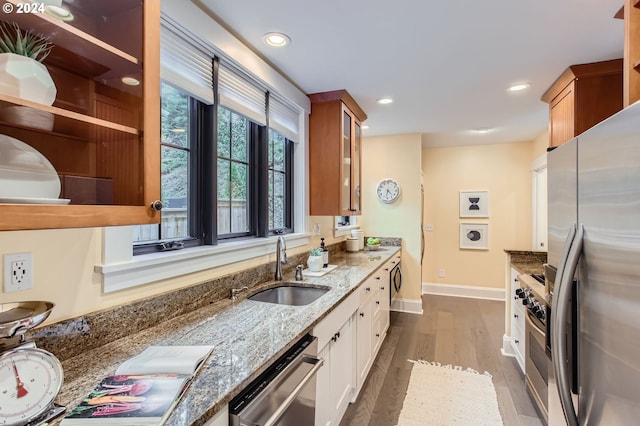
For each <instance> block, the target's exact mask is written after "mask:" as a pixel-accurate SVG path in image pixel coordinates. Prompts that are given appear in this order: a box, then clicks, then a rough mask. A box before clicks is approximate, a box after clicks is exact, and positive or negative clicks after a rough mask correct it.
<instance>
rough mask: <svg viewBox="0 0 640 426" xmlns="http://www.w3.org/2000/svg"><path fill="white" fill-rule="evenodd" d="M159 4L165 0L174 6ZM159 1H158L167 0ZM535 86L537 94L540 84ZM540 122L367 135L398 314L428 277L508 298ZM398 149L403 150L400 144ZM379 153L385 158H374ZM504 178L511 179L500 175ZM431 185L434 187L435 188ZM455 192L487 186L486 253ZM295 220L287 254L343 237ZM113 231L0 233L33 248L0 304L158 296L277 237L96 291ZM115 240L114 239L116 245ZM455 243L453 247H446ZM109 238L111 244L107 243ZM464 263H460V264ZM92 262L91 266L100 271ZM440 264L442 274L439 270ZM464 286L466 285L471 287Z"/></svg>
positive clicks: (65, 307)
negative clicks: (512, 132)
mask: <svg viewBox="0 0 640 426" xmlns="http://www.w3.org/2000/svg"><path fill="white" fill-rule="evenodd" d="M166 3H167V4H168V5H169V6H170V4H171V3H170V2H166ZM163 7H165V4H164V3H163ZM189 7H191V5H189ZM188 12H190V10H186V11H176V16H180V14H183V15H185V14H188ZM194 16H196V15H195V14H194ZM202 19H205V18H202ZM226 37H227V38H226V40H227V42H228V43H229V44H230V48H234V49H235V48H239V46H238V44H239V43H238V42H236V44H234V42H233V40H231V39H230V38H231V36H230V35H229V34H227V35H226ZM244 52H245V53H244V54H245V55H247V57H250V58H253V59H255V58H254V57H253V56H251V55H252V52H251V51H246V49H245V51H244ZM258 59H259V58H258ZM566 65H568V64H566ZM562 69H563V67H560V68H559V69H553V70H548V71H547V72H548V76H549V78H548V80H547V81H546V83H545V84H546V85H547V86H548V85H549V84H550V83H551V82H552V81H553V79H554V78H555V77H556V76H557V74H559V73H560V72H561V71H562ZM263 73H264V75H266V78H270V79H272V80H273V81H275V80H277V78H276V77H274V76H273V72H270V73H269V72H267V71H263ZM291 78H294V80H295V77H293V76H291ZM545 88H546V87H545ZM330 89H338V88H337V87H332V86H331V87H327V90H330ZM348 89H350V87H348ZM539 90H540V91H542V90H544V88H540V89H539ZM370 96H371V95H370ZM542 106H543V108H542V110H541V111H542V112H543V114H542V115H544V116H545V117H542V118H543V119H544V120H546V109H545V108H546V106H545V105H544V104H543V105H542ZM367 112H369V111H367ZM370 114H371V113H370ZM370 121H371V118H370ZM540 123H541V124H540V125H539V126H538V127H537V131H536V133H535V134H534V135H535V137H531V138H528V140H529V141H528V142H522V143H505V144H490V145H476V146H457V147H438V146H435V147H429V145H428V144H429V142H430V141H429V136H428V135H424V134H421V133H406V132H395V133H402V134H398V135H393V136H367V134H366V133H365V139H364V141H363V146H362V155H363V161H362V192H363V194H369V195H368V196H365V195H363V197H362V203H363V205H362V211H363V214H362V216H359V217H358V220H359V223H358V224H359V225H360V226H361V227H362V229H364V230H365V231H367V232H372V233H374V232H375V233H376V234H379V235H381V236H389V237H399V238H402V239H403V246H402V250H403V258H402V264H403V281H404V284H403V288H402V290H401V298H400V301H399V302H401V306H398V307H396V308H397V309H398V310H402V311H406V312H414V313H420V312H421V311H422V309H423V307H422V302H421V301H420V297H421V294H422V284H423V283H427V284H428V285H429V286H430V290H431V291H438V289H441V287H439V286H437V284H440V285H442V284H450V283H457V284H458V285H459V286H462V287H469V288H463V290H466V291H469V292H471V293H472V295H473V294H476V293H480V294H482V295H485V294H486V293H489V294H490V295H491V296H490V297H495V298H500V297H502V299H504V298H505V297H506V294H505V292H506V290H505V288H504V284H503V283H504V276H503V275H504V252H503V249H505V248H529V246H530V240H531V235H530V234H531V222H532V219H531V213H530V212H531V210H532V206H531V205H532V201H531V176H530V167H531V163H532V161H534V160H535V159H537V158H538V157H539V156H541V155H543V154H544V152H545V148H546V145H547V144H548V135H547V134H546V132H545V131H544V128H545V127H546V125H545V124H544V123H543V122H542V121H541V122H540ZM425 144H426V145H427V147H426V148H425ZM398 146H401V147H402V149H397V147H398ZM380 158H384V159H385V160H384V161H380ZM309 161H312V159H310V160H309ZM372 164H375V167H371V165H372ZM483 165H490V167H484V168H483V170H482V171H483V173H482V174H481V175H476V174H473V175H470V174H469V173H468V171H469V170H475V169H476V168H478V167H482V166H483ZM422 174H423V175H422ZM504 176H509V177H510V178H509V179H504ZM387 177H393V178H394V179H396V180H397V181H398V182H399V184H400V186H401V188H402V198H401V200H400V202H397V203H394V204H388V205H385V204H381V203H380V202H379V201H378V200H377V199H376V198H375V196H374V195H373V194H375V187H376V185H377V184H378V182H380V180H382V179H384V178H387ZM421 181H423V182H424V184H425V206H424V207H425V217H424V224H425V225H426V226H428V225H429V224H432V225H433V227H432V231H431V232H432V233H431V234H429V231H427V232H426V234H425V235H426V241H425V243H426V244H425V259H424V263H423V267H422V271H421V268H420V258H421V238H420V229H419V223H420V219H421V218H420V211H421V209H420V207H421V206H420V199H421V198H420V188H419V185H418V182H421ZM300 182H302V184H301V183H300ZM304 182H307V179H306V177H305V176H304V173H302V175H301V179H300V180H299V182H298V185H301V186H302V187H304ZM436 182H437V184H434V183H436ZM460 190H487V191H489V192H490V196H491V212H490V221H489V225H490V226H491V240H490V244H491V248H492V249H491V250H489V251H483V252H479V251H460V250H459V249H458V246H457V236H458V232H459V231H458V222H459V220H458V212H457V209H458V192H459V191H460ZM302 193H304V188H303V189H302V192H301V194H302ZM301 198H304V197H301ZM299 220H301V221H302V223H303V225H304V228H303V229H304V231H305V232H308V233H309V234H310V235H307V236H306V237H302V239H301V242H300V243H298V244H300V245H299V246H298V247H296V244H295V243H293V242H289V241H288V245H289V254H290V255H295V254H301V253H303V252H306V251H307V250H308V248H309V247H310V246H314V245H318V244H319V241H318V240H319V237H320V236H324V237H325V239H326V240H327V242H328V243H329V244H330V245H333V244H336V243H338V242H341V241H342V240H343V239H344V237H335V236H334V235H333V232H332V230H333V229H334V219H333V217H328V216H308V217H304V216H303V217H302V218H299ZM315 224H318V225H319V235H312V234H313V230H314V227H315ZM117 232H118V230H117V229H111V228H105V229H104V230H103V229H102V228H84V229H82V228H81V229H68V230H41V231H10V232H6V233H4V235H3V236H2V238H0V252H2V253H3V254H11V253H22V252H29V253H32V254H33V259H34V289H33V290H26V291H23V292H20V293H3V302H4V301H5V300H6V301H14V300H51V301H54V302H55V304H56V308H55V309H54V311H53V313H52V314H51V317H50V319H49V321H50V322H55V321H62V320H66V319H68V318H72V317H75V316H78V315H84V314H87V313H91V312H96V311H100V310H103V309H107V308H109V307H113V306H117V305H120V304H126V303H129V302H131V301H134V300H138V299H142V298H145V297H150V296H156V295H160V294H163V293H165V292H168V291H171V290H175V289H176V288H185V289H186V288H188V287H191V286H193V285H195V284H198V283H201V282H203V281H207V280H211V279H213V278H216V277H221V276H224V275H227V274H231V273H236V272H239V271H242V270H245V269H246V268H250V267H254V266H259V265H263V264H266V263H271V262H273V261H274V254H273V251H271V250H273V249H274V248H275V243H269V245H268V248H267V249H264V250H263V251H262V252H261V253H260V254H259V255H257V256H254V257H252V258H251V259H250V260H247V261H244V262H242V263H226V264H225V263H223V262H220V263H218V261H216V260H213V262H214V263H211V264H213V265H219V266H217V267H215V268H213V269H210V266H209V267H204V268H203V267H202V266H199V268H201V269H199V270H198V272H192V273H189V271H187V272H182V271H181V273H180V276H179V277H175V278H170V277H167V276H162V275H155V272H154V271H153V270H145V269H141V270H140V271H138V273H139V274H140V275H150V276H152V278H153V280H152V281H155V282H154V283H153V284H148V285H139V286H135V287H131V288H128V289H123V290H120V291H114V292H105V291H103V287H102V286H103V279H105V278H104V277H103V275H105V276H106V275H108V272H109V268H108V267H107V266H108V264H109V261H111V262H112V263H118V262H123V261H126V259H123V258H122V256H123V255H124V254H126V253H127V252H130V247H131V244H130V243H129V244H128V245H127V239H126V237H124V238H123V237H122V236H121V235H113V234H117ZM451 235H453V236H455V238H454V239H453V240H452V239H451V238H447V236H451ZM305 238H306V240H305ZM114 240H115V243H113V241H114ZM122 241H124V243H123V242H122ZM452 241H454V243H455V245H452V244H451V242H452ZM112 243H113V244H115V245H116V248H113V247H108V248H104V246H109V245H110V244H112ZM118 244H124V250H118V248H117V247H118V246H117V245H118ZM494 247H496V249H494ZM60 248H63V250H60ZM211 264H209V265H211ZM461 264H462V265H465V267H464V268H460V267H459V265H461ZM489 265H490V266H489ZM96 266H98V270H97V271H96ZM112 270H113V269H112ZM441 270H443V271H444V272H442V273H441ZM478 271H480V273H479V272H478ZM440 275H443V276H440ZM43 277H47V278H46V281H43V280H44V278H43ZM133 280H135V278H134V279H133ZM470 283H471V284H472V285H469V284H470ZM487 289H488V290H487ZM474 292H476V293H474ZM62 295H64V296H62ZM5 298H6V299H5Z"/></svg>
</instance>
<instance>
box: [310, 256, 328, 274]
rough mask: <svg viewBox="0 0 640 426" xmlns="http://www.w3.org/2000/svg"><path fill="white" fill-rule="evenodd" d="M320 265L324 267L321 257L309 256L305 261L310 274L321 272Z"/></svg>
mask: <svg viewBox="0 0 640 426" xmlns="http://www.w3.org/2000/svg"><path fill="white" fill-rule="evenodd" d="M322 265H324V260H323V257H322V256H309V258H308V259H307V267H309V270H310V271H311V272H320V271H321V270H322Z"/></svg>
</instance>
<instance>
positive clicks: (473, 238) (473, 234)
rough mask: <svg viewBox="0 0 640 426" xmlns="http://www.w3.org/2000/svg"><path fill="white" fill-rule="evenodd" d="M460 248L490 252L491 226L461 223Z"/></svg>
mask: <svg viewBox="0 0 640 426" xmlns="http://www.w3.org/2000/svg"><path fill="white" fill-rule="evenodd" d="M460 248H461V249H470V250H489V224H488V223H461V224H460Z"/></svg>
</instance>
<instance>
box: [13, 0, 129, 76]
mask: <svg viewBox="0 0 640 426" xmlns="http://www.w3.org/2000/svg"><path fill="white" fill-rule="evenodd" d="M7 1H8V2H9V3H12V4H13V5H14V6H16V7H17V4H19V3H21V1H19V0H7ZM5 16H7V15H5ZM10 16H11V20H12V21H14V22H16V23H17V24H18V25H19V26H20V28H22V29H23V30H28V31H32V32H34V33H35V34H47V36H48V38H49V41H50V42H51V43H53V44H54V46H55V47H60V48H62V49H64V50H65V51H68V52H71V53H73V54H75V55H77V56H78V57H80V58H91V61H92V63H97V64H99V65H101V66H102V67H104V68H100V67H95V65H94V66H93V68H94V69H93V70H92V71H93V72H94V73H95V72H96V71H95V68H99V69H103V70H112V69H116V70H122V73H123V74H125V73H132V72H134V71H135V70H139V69H140V67H141V61H139V60H138V58H136V57H134V56H132V55H130V54H128V53H126V52H123V51H122V50H120V49H118V48H116V47H114V46H111V45H110V44H108V43H105V42H104V41H102V40H100V39H98V38H96V37H94V36H92V35H90V34H87V33H86V32H84V31H82V30H79V29H78V28H75V27H73V26H71V25H69V24H67V23H66V22H64V21H61V20H59V19H57V18H54V17H53V16H50V15H48V14H46V13H24V14H18V13H12V14H11V15H10ZM55 47H54V49H53V51H55ZM78 65H81V64H78ZM83 74H89V72H86V73H85V72H83ZM93 77H98V75H94V76H93Z"/></svg>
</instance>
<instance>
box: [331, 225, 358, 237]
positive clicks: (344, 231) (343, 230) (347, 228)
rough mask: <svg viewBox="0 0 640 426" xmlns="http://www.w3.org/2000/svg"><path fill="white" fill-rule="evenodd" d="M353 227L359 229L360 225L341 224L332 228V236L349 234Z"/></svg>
mask: <svg viewBox="0 0 640 426" xmlns="http://www.w3.org/2000/svg"><path fill="white" fill-rule="evenodd" d="M353 229H360V227H359V226H358V225H351V226H341V227H339V228H334V230H333V236H334V237H344V236H345V235H351V231H352V230H353Z"/></svg>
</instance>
